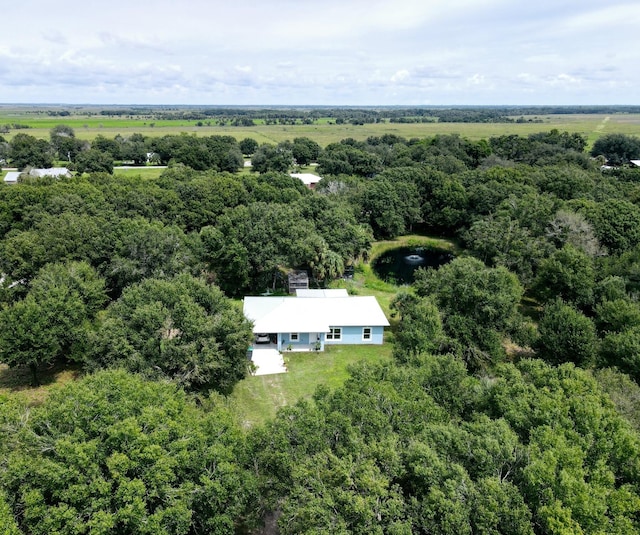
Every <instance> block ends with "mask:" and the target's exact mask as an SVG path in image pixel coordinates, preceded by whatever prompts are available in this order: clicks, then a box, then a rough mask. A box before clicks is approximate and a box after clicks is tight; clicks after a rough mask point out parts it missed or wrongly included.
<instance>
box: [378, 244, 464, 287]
mask: <svg viewBox="0 0 640 535" xmlns="http://www.w3.org/2000/svg"><path fill="white" fill-rule="evenodd" d="M451 260H453V255H452V254H451V253H450V252H449V251H444V250H442V249H426V248H424V247H417V248H416V247H401V248H399V249H391V250H390V251H387V252H386V253H383V254H381V255H380V256H379V257H378V258H376V259H375V260H374V261H373V264H372V266H371V267H372V268H373V271H374V272H375V273H376V275H378V277H380V278H381V279H382V280H385V281H388V282H395V283H397V284H411V283H412V282H413V273H414V271H415V270H416V269H418V268H419V267H432V268H438V267H440V266H441V265H443V264H446V263H448V262H451Z"/></svg>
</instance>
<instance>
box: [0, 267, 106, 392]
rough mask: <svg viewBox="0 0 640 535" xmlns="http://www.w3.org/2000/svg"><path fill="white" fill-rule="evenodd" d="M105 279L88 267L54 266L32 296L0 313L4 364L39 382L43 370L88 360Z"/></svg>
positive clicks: (39, 279)
mask: <svg viewBox="0 0 640 535" xmlns="http://www.w3.org/2000/svg"><path fill="white" fill-rule="evenodd" d="M105 301H106V294H105V291H104V280H103V279H101V278H100V277H99V276H98V275H97V274H96V272H95V271H94V270H93V268H91V267H90V266H89V265H88V264H86V263H84V262H70V263H67V264H48V265H46V266H45V267H43V268H42V269H41V270H40V271H39V273H38V275H37V277H36V278H35V279H34V280H33V281H32V282H31V288H30V290H29V293H28V294H27V296H26V297H25V298H24V299H23V300H21V301H17V302H15V303H13V304H11V305H10V306H8V307H7V308H5V309H3V310H2V311H0V318H1V319H2V322H3V325H4V328H3V329H2V332H1V333H0V362H4V363H5V364H8V365H9V366H26V367H28V368H29V369H30V371H31V376H32V382H33V383H34V384H37V382H38V376H37V370H38V367H40V366H42V365H48V364H52V363H54V362H56V361H60V360H62V359H68V360H75V361H79V360H82V359H83V358H84V352H85V351H86V345H87V339H88V335H89V331H90V329H91V328H90V322H91V321H92V320H93V318H94V317H95V315H96V313H97V312H98V310H100V308H101V307H102V305H103V304H104V302H105Z"/></svg>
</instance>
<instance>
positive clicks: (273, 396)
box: [229, 333, 393, 427]
mask: <svg viewBox="0 0 640 535" xmlns="http://www.w3.org/2000/svg"><path fill="white" fill-rule="evenodd" d="M386 336H387V333H385V337H386ZM392 348H393V346H392V344H391V343H390V342H388V341H387V342H385V343H384V344H383V345H379V346H378V345H366V346H365V345H334V346H326V348H325V351H323V352H315V351H309V352H302V353H296V352H291V353H287V352H285V354H284V357H285V362H286V365H287V368H288V370H289V371H288V372H287V373H281V374H277V375H258V376H250V377H247V378H246V379H243V380H242V381H240V382H239V383H238V384H237V385H236V387H235V389H234V390H233V394H232V395H231V396H230V400H229V402H230V406H231V408H232V410H233V411H234V413H235V414H236V415H237V417H238V420H239V421H240V423H241V424H242V425H244V426H245V427H251V426H254V425H260V424H264V423H265V422H267V421H268V420H270V419H272V418H273V417H274V416H275V415H276V412H277V411H278V409H279V408H281V407H285V406H287V405H294V404H295V403H296V402H297V401H298V400H300V399H308V398H310V397H311V396H312V395H313V393H314V392H315V390H316V388H317V387H318V386H320V385H326V386H328V387H329V388H337V387H339V386H341V385H342V384H343V383H344V382H345V381H346V379H347V378H348V377H349V371H348V368H349V366H351V365H353V364H355V363H357V362H360V361H365V362H367V363H369V364H377V363H380V362H385V361H387V360H389V359H390V358H391V351H392Z"/></svg>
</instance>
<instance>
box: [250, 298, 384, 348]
mask: <svg viewBox="0 0 640 535" xmlns="http://www.w3.org/2000/svg"><path fill="white" fill-rule="evenodd" d="M243 309H244V315H245V316H246V317H247V319H249V320H251V321H252V322H253V332H254V334H255V335H256V340H258V341H265V342H266V341H271V343H275V346H276V348H277V350H278V351H282V350H284V349H289V350H292V351H313V350H316V351H323V350H324V348H325V346H326V345H334V344H382V342H383V341H384V328H385V327H388V326H389V321H388V320H387V318H386V316H385V315H384V312H383V311H382V309H381V308H380V305H379V304H378V301H377V300H376V298H375V297H372V296H348V295H346V292H345V291H335V292H334V291H332V290H306V291H302V292H300V293H299V294H298V295H297V296H296V297H291V296H287V297H277V296H269V297H254V296H247V297H245V298H244V307H243ZM265 335H267V336H265Z"/></svg>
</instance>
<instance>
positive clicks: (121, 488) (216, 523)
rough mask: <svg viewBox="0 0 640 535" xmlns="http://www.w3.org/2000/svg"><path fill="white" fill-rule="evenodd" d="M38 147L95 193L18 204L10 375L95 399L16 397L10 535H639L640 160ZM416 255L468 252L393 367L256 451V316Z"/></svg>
mask: <svg viewBox="0 0 640 535" xmlns="http://www.w3.org/2000/svg"><path fill="white" fill-rule="evenodd" d="M26 132H28V130H25V131H24V132H22V131H21V132H20V133H18V134H15V135H13V136H12V137H11V139H10V140H5V139H4V138H0V151H1V152H0V158H1V159H4V160H6V161H7V162H8V164H9V165H13V166H15V167H17V168H18V169H19V170H21V171H22V170H24V171H28V170H29V168H31V167H49V166H51V165H53V164H64V165H66V166H67V167H69V168H70V169H72V170H73V171H74V176H72V177H71V178H64V179H54V178H51V177H44V178H33V177H30V176H29V175H28V173H25V174H23V175H22V177H21V179H20V180H19V182H18V183H17V184H15V185H6V184H5V185H2V186H0V273H1V274H2V277H1V282H0V324H1V325H2V328H1V329H0V363H1V364H3V365H6V366H8V367H9V368H17V369H21V368H24V369H28V370H29V372H30V380H31V381H32V383H33V384H34V385H37V384H38V383H39V382H40V380H41V377H42V374H43V373H44V372H45V371H46V370H47V369H48V368H50V367H51V366H54V365H55V366H61V367H69V368H74V369H79V370H81V373H80V376H79V377H78V378H77V379H76V380H73V381H70V382H68V383H67V384H65V385H62V386H59V387H55V388H52V389H51V391H50V394H48V395H47V397H46V399H44V400H43V401H42V402H41V403H35V404H30V403H27V402H25V401H24V399H23V398H21V397H20V396H18V395H15V394H14V393H12V392H4V393H0V533H6V534H8V535H19V534H53V533H60V534H84V533H92V534H93V533H96V534H98V533H100V534H102V533H104V534H107V533H109V534H111V533H113V534H115V533H118V534H128V533H130V534H145V533H148V534H194V535H195V534H199V533H220V534H223V533H239V534H261V533H265V534H266V533H281V534H283V535H286V534H300V533H308V534H318V533H338V534H339V533H344V534H346V533H361V534H378V533H379V534H394V535H400V534H413V533H416V534H452V535H453V534H469V535H471V534H536V535H538V534H540V535H543V534H545V535H546V534H549V535H560V534H562V535H564V534H594V535H595V534H605V533H607V534H621V535H622V534H629V535H631V534H636V533H638V532H640V386H639V382H640V302H639V301H638V295H639V294H638V292H639V291H640V168H637V167H636V166H634V165H633V164H632V163H631V160H638V159H640V138H638V137H635V136H632V135H626V134H619V133H615V132H613V133H607V134H603V135H601V136H600V137H599V138H598V139H597V140H596V142H595V143H593V145H591V146H588V142H587V139H586V137H585V136H582V135H580V134H576V133H568V132H561V131H558V130H550V131H541V132H539V133H535V134H530V135H528V136H517V135H501V136H495V137H490V138H488V139H482V140H478V141H471V140H468V139H466V138H464V137H461V136H459V135H449V134H447V135H436V136H433V137H426V138H413V139H406V138H403V137H400V136H397V135H392V134H385V135H382V136H372V137H369V138H368V139H366V140H365V141H357V140H354V139H350V138H349V139H343V140H342V141H340V142H336V143H330V144H328V145H326V146H321V145H320V144H318V143H317V142H315V141H314V140H313V139H310V138H308V137H297V138H294V139H292V140H290V141H286V142H280V143H277V144H275V143H274V144H258V143H257V142H255V141H254V140H252V139H249V138H247V139H244V140H240V141H237V140H236V139H235V138H233V137H230V136H203V137H196V136H190V135H173V134H167V135H165V136H156V137H147V136H145V135H142V134H133V135H130V136H126V137H125V136H116V137H113V138H111V137H106V136H98V137H96V138H95V139H94V140H92V141H91V142H90V143H89V142H87V141H83V140H79V139H78V138H77V137H76V135H75V132H74V131H73V129H71V128H69V127H65V126H64V125H62V124H61V125H60V126H58V127H55V128H53V129H52V130H51V133H50V138H49V139H48V140H43V139H37V138H35V137H33V136H30V135H29V134H28V133H26ZM149 159H152V160H154V161H155V162H156V163H158V164H160V165H164V166H166V168H165V169H163V170H162V171H161V172H160V176H159V177H154V178H149V177H144V178H143V177H142V176H136V175H129V174H127V175H125V174H119V173H118V171H117V170H115V171H114V163H115V162H122V161H132V162H134V163H138V164H140V165H144V164H145V163H146V162H147V160H149ZM245 159H247V160H250V161H251V164H252V167H251V170H248V169H247V168H245V166H244V161H245ZM299 168H304V169H307V168H309V169H312V170H314V172H317V173H318V174H319V175H320V176H322V180H320V182H319V183H318V185H317V187H316V188H315V190H310V189H308V188H306V187H305V186H304V185H303V184H302V182H301V181H300V180H298V179H296V178H292V177H291V176H290V175H289V172H290V171H292V170H293V169H299ZM408 233H414V234H420V235H425V236H438V237H441V238H444V239H446V240H449V241H451V242H452V243H455V245H456V251H458V252H457V254H456V255H455V258H454V259H453V260H452V261H451V262H449V263H448V264H445V265H443V266H441V267H440V268H439V269H420V270H418V271H417V272H416V276H415V280H414V282H413V283H412V284H410V285H405V286H399V287H398V288H397V293H396V294H395V295H394V297H393V299H392V301H391V304H390V311H391V315H392V320H393V321H392V328H391V332H390V333H389V339H390V342H388V343H390V344H392V346H393V351H392V358H391V359H389V360H387V361H384V362H381V363H377V364H370V363H368V362H367V361H366V360H364V361H362V362H360V363H358V364H357V365H354V366H353V367H352V368H351V369H350V374H349V378H348V379H347V380H346V381H345V382H344V384H342V385H341V386H339V387H336V388H328V387H319V388H318V389H317V390H316V391H315V392H314V393H313V394H312V395H311V396H310V397H308V398H305V399H301V400H300V401H299V402H298V403H296V404H293V405H290V406H286V407H284V408H282V409H280V410H279V411H278V413H277V416H276V417H275V418H273V419H272V420H270V421H268V422H266V423H264V424H260V425H256V426H250V427H247V426H244V425H242V423H241V422H239V421H238V419H237V418H236V417H235V416H234V413H233V411H232V410H231V409H232V407H231V406H230V402H229V399H230V394H231V393H232V392H233V391H234V388H237V386H238V385H239V384H240V383H241V382H242V381H243V380H245V378H246V377H247V375H248V374H249V373H250V366H249V364H248V361H247V356H246V352H247V347H248V346H249V345H250V344H251V341H252V333H251V325H250V323H249V322H248V321H247V320H246V319H245V318H244V317H243V315H242V312H241V306H239V298H241V297H242V296H244V295H249V294H259V293H262V292H265V290H269V291H271V292H279V291H282V290H283V288H284V282H285V279H286V273H287V270H289V269H305V270H307V272H308V273H309V275H310V277H311V280H312V283H313V285H315V286H317V287H330V286H332V285H334V284H336V283H339V281H340V279H341V277H342V275H343V274H344V273H345V270H347V269H349V268H353V269H354V270H355V272H356V273H358V272H359V270H361V269H362V266H363V265H365V264H366V263H367V262H368V261H369V259H370V254H371V250H372V245H373V244H374V243H376V242H378V241H380V240H389V241H392V240H394V239H397V238H398V237H401V236H403V235H406V234H408ZM4 371H6V367H5V368H3V369H0V374H1V373H3V372H4Z"/></svg>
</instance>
